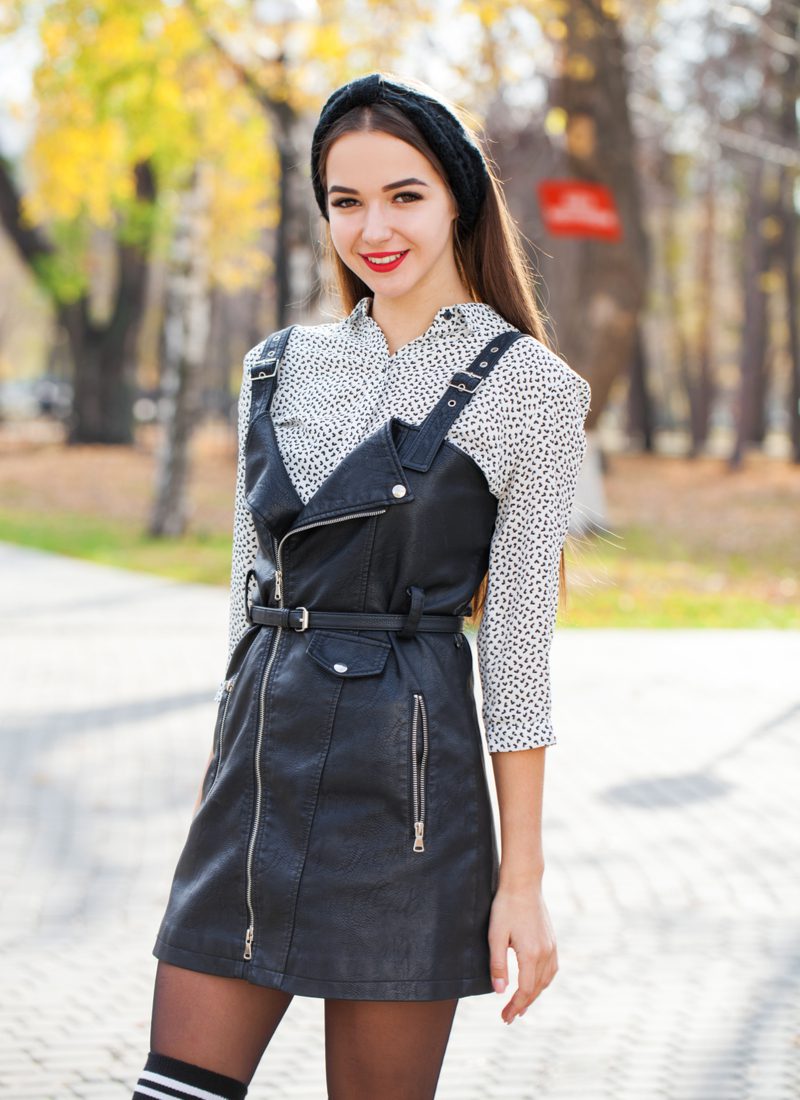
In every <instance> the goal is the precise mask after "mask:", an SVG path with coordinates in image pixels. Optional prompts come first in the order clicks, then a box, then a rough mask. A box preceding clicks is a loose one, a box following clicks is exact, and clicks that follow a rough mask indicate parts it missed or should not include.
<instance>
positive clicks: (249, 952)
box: [244, 508, 386, 959]
mask: <svg viewBox="0 0 800 1100" xmlns="http://www.w3.org/2000/svg"><path fill="white" fill-rule="evenodd" d="M385 511H386V509H385V508H378V509H376V510H375V511H372V512H353V513H351V514H350V515H349V516H334V517H333V519H321V520H317V521H316V522H315V523H307V524H305V525H304V526H303V527H295V528H294V529H293V530H292V531H287V532H286V534H285V535H284V536H283V538H282V539H281V541H280V542H279V543H278V545H277V547H276V549H275V598H276V599H277V601H278V606H279V607H283V603H282V600H283V572H282V570H281V549H282V547H283V544H284V542H285V541H286V539H288V538H289V536H290V535H297V534H299V532H300V531H307V530H308V529H309V528H310V527H321V526H322V525H323V524H326V523H341V522H343V521H344V520H346V519H358V518H359V517H361V516H379V515H381V514H382V513H383V512H385ZM272 542H273V546H275V538H274V536H273V539H272ZM284 629H286V628H285V627H282V626H276V627H275V638H274V640H273V644H272V650H271V652H270V655H269V658H268V660H267V665H266V668H265V669H264V675H263V677H262V680H261V691H260V694H259V702H258V733H257V734H256V746H255V761H254V764H255V772H256V804H255V817H254V820H253V827H252V829H251V832H250V842H249V844H248V846H247V869H246V874H247V887H246V892H247V913H248V917H249V921H250V923H249V924H248V926H247V931H246V932H245V937H244V958H245V959H251V958H252V957H253V939H254V937H255V926H256V918H255V912H254V910H253V852H254V851H255V846H256V838H257V836H258V826H259V824H260V819H261V742H262V739H263V735H264V717H265V715H264V699H265V696H266V689H267V681H268V680H269V674H270V670H271V668H272V664H273V662H274V660H275V654H276V653H277V651H278V641H279V639H280V636H281V631H282V630H284Z"/></svg>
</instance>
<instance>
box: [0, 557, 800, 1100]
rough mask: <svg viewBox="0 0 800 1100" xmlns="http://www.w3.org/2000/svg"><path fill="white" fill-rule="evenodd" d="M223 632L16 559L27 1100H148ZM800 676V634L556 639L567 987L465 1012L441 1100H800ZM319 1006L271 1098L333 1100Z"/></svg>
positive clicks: (210, 613)
mask: <svg viewBox="0 0 800 1100" xmlns="http://www.w3.org/2000/svg"><path fill="white" fill-rule="evenodd" d="M226 632H227V594H226V592H225V590H224V589H222V588H208V587H203V586H198V585H180V584H175V583H172V582H170V581H166V580H161V579H158V578H155V577H148V576H144V575H137V574H134V573H128V572H124V571H121V570H115V569H110V568H105V567H99V566H94V565H91V564H88V563H85V562H79V561H72V560H70V559H67V558H64V557H58V556H55V555H49V554H44V553H38V552H34V551H29V550H23V549H19V548H16V547H12V546H9V545H5V544H0V661H2V665H1V666H0V667H2V671H3V677H4V691H3V694H2V711H1V712H0V714H1V717H0V723H1V729H2V736H0V783H2V797H1V798H0V829H2V838H1V839H2V842H1V843H0V952H1V954H2V957H1V958H0V966H1V967H2V975H3V981H2V991H3V995H2V998H1V999H0V1096H2V1097H3V1098H4V1100H23V1098H36V1100H62V1098H69V1097H82V1098H85V1100H89V1098H101V1100H127V1098H129V1097H130V1094H131V1091H132V1089H133V1084H134V1082H135V1080H136V1077H137V1075H138V1072H139V1069H140V1068H141V1066H142V1063H143V1060H144V1056H145V1054H146V1051H147V1046H148V1028H149V1014H150V1004H151V996H152V981H153V975H154V972H155V964H156V961H155V959H154V958H153V956H152V955H151V954H150V951H151V947H152V943H153V939H154V936H155V932H156V929H157V926H158V922H159V920H160V916H161V912H162V908H163V904H164V902H165V899H166V893H167V890H168V888H169V883H170V881H171V876H172V871H173V869H174V864H175V861H176V859H177V856H178V853H179V851H180V848H181V846H182V843H183V839H184V837H185V833H186V830H187V828H188V825H189V820H190V816H191V810H192V806H193V803H194V798H195V795H196V792H197V787H198V784H199V782H200V778H201V775H202V771H203V767H204V765H205V761H206V757H207V753H208V749H209V746H210V740H211V735H212V731H213V722H214V716H215V704H214V703H213V693H214V691H215V689H216V686H217V683H218V681H219V680H220V679H221V677H222V674H223V672H224V664H225V657H226V651H227V639H226ZM798 670H800V635H798V633H788V632H781V631H759V632H755V631H717V630H713V631H712V630H709V631H677V630H676V631H663V632H651V631H599V630H595V631H585V632H584V631H574V630H561V631H557V634H556V640H555V643H554V648H553V693H554V700H555V703H554V722H555V725H556V730H557V733H558V736H559V744H558V745H557V746H554V747H553V748H551V749H550V750H549V751H548V755H547V783H546V789H545V854H546V860H547V871H546V874H545V888H546V898H547V901H548V905H549V908H550V912H551V916H552V918H553V921H554V923H555V927H556V931H557V935H558V943H559V958H560V964H561V965H560V971H559V974H558V975H557V976H556V979H555V981H554V982H553V984H552V985H551V986H550V988H549V989H548V990H546V991H545V992H544V993H543V994H542V996H541V997H540V998H539V999H538V1000H537V1001H536V1002H535V1003H534V1005H533V1006H532V1007H531V1008H530V1009H529V1011H528V1013H527V1015H526V1016H525V1017H524V1018H523V1019H522V1020H517V1021H516V1022H515V1023H514V1024H512V1025H511V1027H507V1026H506V1025H505V1024H504V1023H503V1022H502V1021H501V1019H500V1015H499V1013H500V1009H501V1008H502V1006H503V1004H505V1003H506V1002H507V1000H508V999H509V998H510V991H509V992H508V993H506V994H504V995H503V996H497V995H495V994H488V995H486V996H482V997H471V998H465V999H464V1000H462V1002H461V1004H460V1005H459V1008H458V1012H457V1015H456V1021H455V1024H454V1028H453V1033H452V1038H451V1041H450V1045H449V1048H448V1052H447V1056H446V1059H445V1063H444V1068H443V1070H442V1075H441V1078H440V1086H439V1090H438V1092H437V1100H501V1098H503V1100H534V1098H535V1100H601V1098H602V1100H606V1098H607V1100H651V1098H653V1100H656V1098H658V1100H661V1098H667V1100H797V1098H798V1097H800V871H799V870H798V868H800V859H799V858H798V857H799V856H800V797H798V782H797V779H798V758H799V757H800V673H799V672H798ZM489 774H490V777H491V768H490V767H489ZM509 959H510V962H511V965H512V973H513V972H514V956H513V953H512V954H510V956H509ZM322 1008H323V1002H322V1001H320V1000H317V999H314V998H306V997H299V996H298V997H295V998H294V1000H293V1002H292V1004H291V1006H290V1008H289V1011H288V1012H287V1014H286V1016H285V1017H284V1020H283V1021H282V1023H281V1025H280V1027H279V1028H278V1031H277V1033H276V1035H275V1037H274V1039H273V1041H272V1043H271V1044H270V1047H269V1049H268V1050H267V1052H266V1054H265V1056H264V1059H263V1060H262V1063H261V1066H260V1067H259V1070H258V1072H257V1074H256V1077H255V1079H254V1081H253V1084H252V1086H251V1089H250V1093H249V1097H252V1098H253V1100H279V1098H280V1100H283V1098H290V1097H292V1098H297V1100H324V1098H325V1095H326V1092H325V1085H324V1063H323V1051H322V1039H323V1031H322ZM376 1100H380V1098H376Z"/></svg>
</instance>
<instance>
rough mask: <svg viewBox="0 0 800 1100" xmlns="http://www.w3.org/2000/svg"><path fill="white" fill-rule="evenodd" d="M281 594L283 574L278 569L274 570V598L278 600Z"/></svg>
mask: <svg viewBox="0 0 800 1100" xmlns="http://www.w3.org/2000/svg"><path fill="white" fill-rule="evenodd" d="M282 596H283V574H282V573H281V570H280V569H276V570H275V599H276V600H278V602H280V600H281V597H282Z"/></svg>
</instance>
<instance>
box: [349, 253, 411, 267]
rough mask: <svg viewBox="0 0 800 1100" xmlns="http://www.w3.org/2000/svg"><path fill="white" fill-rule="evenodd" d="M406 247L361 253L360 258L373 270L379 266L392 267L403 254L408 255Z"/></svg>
mask: <svg viewBox="0 0 800 1100" xmlns="http://www.w3.org/2000/svg"><path fill="white" fill-rule="evenodd" d="M408 251H409V250H408V249H407V248H406V249H404V250H403V251H401V252H382V253H381V252H375V253H372V254H370V253H365V252H362V253H361V259H362V260H363V261H364V263H365V264H367V266H368V267H370V268H372V269H373V270H374V271H377V270H379V269H380V268H393V267H396V266H397V264H399V263H400V261H401V260H402V259H404V257H405V256H407V255H408Z"/></svg>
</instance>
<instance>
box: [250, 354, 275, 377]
mask: <svg viewBox="0 0 800 1100" xmlns="http://www.w3.org/2000/svg"><path fill="white" fill-rule="evenodd" d="M279 363H280V359H278V358H276V356H274V355H267V356H265V357H264V358H262V359H258V360H256V362H255V363H254V364H253V366H252V368H251V374H252V378H253V381H255V380H256V379H259V378H273V377H274V376H275V375H276V374H277V372H278V365H279ZM259 367H260V368H262V369H261V370H259V371H258V374H256V373H255V371H256V369H257V368H259ZM266 367H272V370H265V369H264V368H266Z"/></svg>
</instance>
